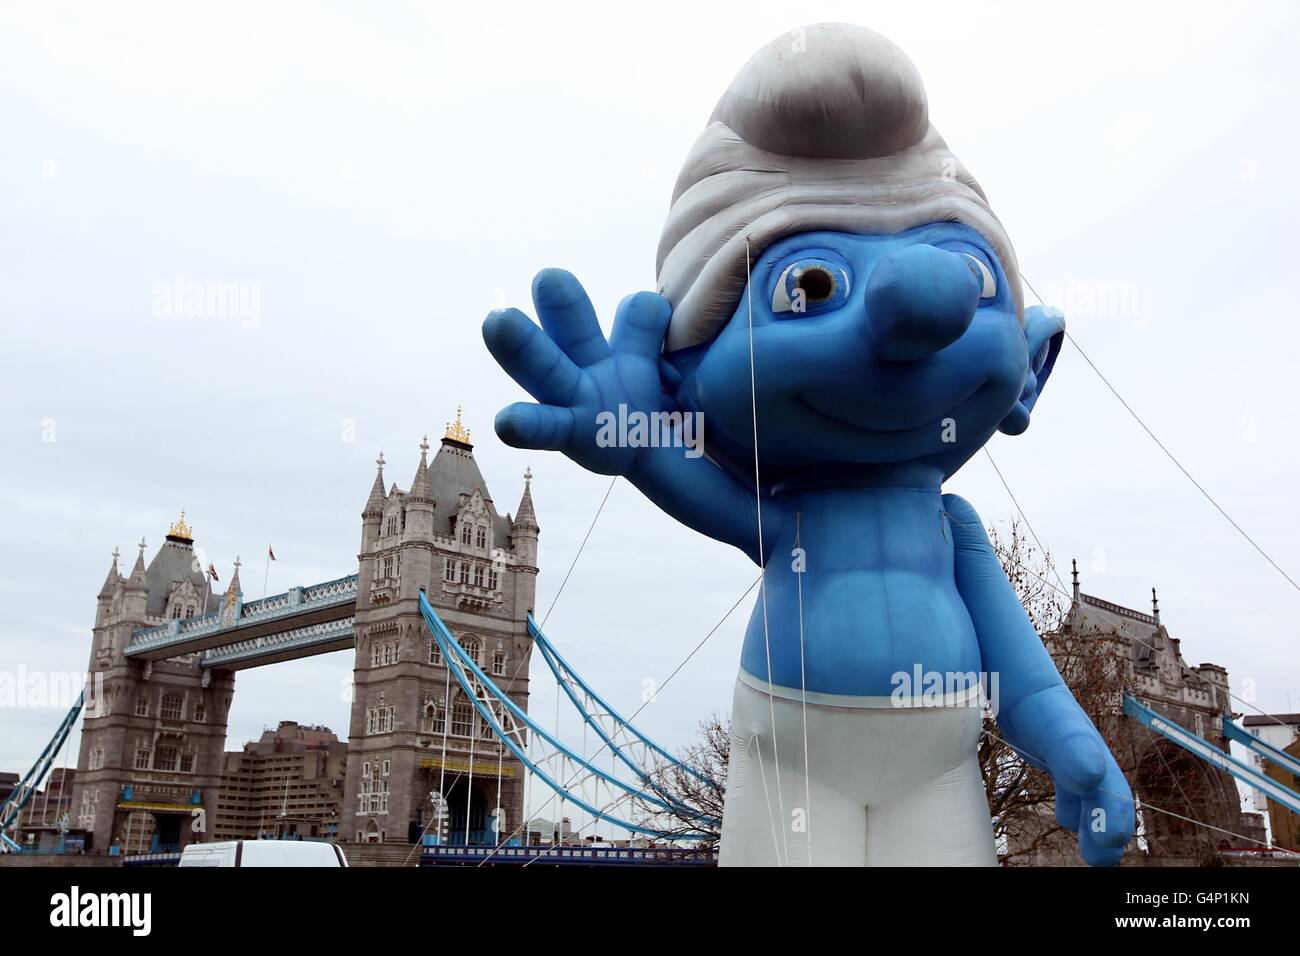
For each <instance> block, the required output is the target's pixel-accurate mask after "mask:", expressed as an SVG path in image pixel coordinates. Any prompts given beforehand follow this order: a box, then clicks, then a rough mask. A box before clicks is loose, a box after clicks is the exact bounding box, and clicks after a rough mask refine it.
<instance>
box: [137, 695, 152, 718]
mask: <svg viewBox="0 0 1300 956" xmlns="http://www.w3.org/2000/svg"><path fill="white" fill-rule="evenodd" d="M135 715H136V716H137V717H148V716H149V698H148V697H146V696H145V695H144V694H141V695H140V696H139V697H137V698H136V699H135Z"/></svg>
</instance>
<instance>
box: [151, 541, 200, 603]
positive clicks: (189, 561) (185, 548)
mask: <svg viewBox="0 0 1300 956" xmlns="http://www.w3.org/2000/svg"><path fill="white" fill-rule="evenodd" d="M185 578H189V579H190V581H191V583H193V585H194V588H195V590H196V591H198V592H199V597H200V598H202V597H203V596H204V595H205V594H206V593H207V590H208V582H207V579H206V578H205V577H204V576H203V572H202V571H196V570H194V549H193V548H192V547H191V546H190V545H188V544H183V543H181V542H177V541H170V540H167V541H164V542H163V546H162V547H161V548H159V549H158V553H157V554H155V555H154V556H153V560H152V561H150V562H149V567H148V568H147V569H146V570H145V580H146V581H148V584H149V587H148V591H147V595H148V596H147V597H146V599H145V613H146V614H148V615H150V616H152V617H162V615H163V613H164V612H165V611H166V610H167V595H168V594H170V593H171V589H172V585H174V584H176V583H177V582H179V581H182V580H184V579H185Z"/></svg>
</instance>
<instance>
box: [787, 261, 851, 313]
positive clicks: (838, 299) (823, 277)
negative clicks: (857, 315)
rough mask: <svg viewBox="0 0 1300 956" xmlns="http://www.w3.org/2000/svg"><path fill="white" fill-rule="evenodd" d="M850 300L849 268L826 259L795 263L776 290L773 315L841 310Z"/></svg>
mask: <svg viewBox="0 0 1300 956" xmlns="http://www.w3.org/2000/svg"><path fill="white" fill-rule="evenodd" d="M848 297H849V273H848V270H847V269H846V268H844V267H843V266H840V265H836V264H835V263H833V262H828V261H827V260H825V259H813V258H809V259H800V260H799V261H798V262H794V263H791V264H790V265H789V266H787V267H786V269H785V271H784V272H782V273H781V275H780V278H778V279H777V280H776V287H775V288H774V289H773V290H772V311H773V312H775V313H778V314H780V313H783V312H789V313H794V314H796V315H798V314H802V313H806V312H825V311H828V310H830V309H836V308H839V307H840V306H841V305H843V304H844V302H845V301H846V300H847V299H848Z"/></svg>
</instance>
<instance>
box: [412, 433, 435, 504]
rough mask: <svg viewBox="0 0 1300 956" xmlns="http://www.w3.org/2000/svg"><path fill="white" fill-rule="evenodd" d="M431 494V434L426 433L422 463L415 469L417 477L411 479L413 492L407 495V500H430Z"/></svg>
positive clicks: (421, 449) (421, 448) (423, 442)
mask: <svg viewBox="0 0 1300 956" xmlns="http://www.w3.org/2000/svg"><path fill="white" fill-rule="evenodd" d="M430 500H431V497H430V494H429V436H428V435H425V436H424V438H423V439H422V440H421V442H420V464H419V467H417V468H416V469H415V477H414V478H412V479H411V492H410V494H409V495H407V501H421V502H427V501H430Z"/></svg>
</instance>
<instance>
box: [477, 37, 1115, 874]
mask: <svg viewBox="0 0 1300 956" xmlns="http://www.w3.org/2000/svg"><path fill="white" fill-rule="evenodd" d="M800 37H801V38H802V39H801V41H800ZM798 42H802V43H803V48H802V49H799V48H797V43H798ZM846 76H847V77H848V79H847V80H846V79H845V77H846ZM855 77H856V79H855ZM755 90H758V91H762V95H758V94H756V93H755V92H754V91H755ZM918 103H919V107H918V106H917V104H918ZM918 110H919V115H917V114H918ZM827 117H831V118H834V117H839V118H840V122H839V123H835V124H832V125H829V126H828V125H827ZM801 124H802V125H801ZM949 160H951V162H949ZM950 174H951V175H950ZM772 176H774V177H775V178H774V179H773V178H769V177H772ZM936 197H937V198H936ZM900 210H901V211H900ZM1016 270H1017V267H1016V265H1015V259H1014V253H1013V252H1012V251H1011V247H1010V243H1009V241H1008V240H1007V239H1006V237H1005V235H1004V234H1003V233H1002V231H1001V227H1000V225H998V224H997V220H996V218H995V217H993V216H992V212H991V210H989V209H988V207H987V202H986V200H985V199H984V196H983V193H982V192H981V191H979V187H978V185H976V184H975V183H974V180H973V179H971V178H970V177H969V175H968V174H966V173H965V171H964V170H962V169H961V168H960V165H959V164H956V163H955V160H952V159H951V154H950V153H947V151H946V147H944V146H943V143H942V140H940V139H938V137H937V134H935V133H934V131H933V128H932V127H931V126H930V125H929V122H928V116H927V114H926V111H925V104H924V94H923V92H921V91H920V84H919V79H918V78H916V77H915V71H914V70H913V69H912V68H911V64H910V63H909V62H907V61H906V58H905V57H903V56H902V54H901V52H899V51H897V48H895V47H893V46H892V44H889V42H888V41H887V40H884V39H883V38H882V37H879V36H878V35H876V34H874V33H870V32H869V31H865V30H861V29H858V28H852V27H844V26H838V25H821V26H817V27H809V28H806V29H805V30H804V31H796V32H795V33H794V34H791V35H790V36H789V37H783V38H780V39H778V40H777V41H774V43H773V44H769V46H768V47H767V48H765V49H764V50H763V51H760V53H759V54H758V55H757V56H756V57H755V58H754V59H753V60H751V61H750V63H749V64H748V65H747V66H746V68H745V70H743V71H742V73H741V75H740V76H739V77H738V78H737V80H736V82H735V83H733V86H732V88H731V90H729V91H728V94H727V95H726V96H724V97H723V100H722V101H721V102H720V103H719V106H718V109H717V111H715V114H714V118H713V120H712V121H711V123H710V125H709V128H708V129H707V130H706V132H705V134H704V136H702V137H701V141H700V142H699V143H697V144H696V147H695V149H694V150H693V153H692V156H691V157H690V158H688V161H687V167H686V169H684V170H683V174H682V178H681V179H679V182H678V189H677V194H676V196H675V198H674V206H673V210H672V212H670V215H669V222H668V225H667V226H666V227H665V234H664V241H663V243H661V249H660V285H661V290H660V292H659V293H652V292H641V293H637V294H635V295H632V296H629V297H628V298H626V299H624V301H623V302H622V303H621V305H620V306H619V309H618V312H617V314H616V316H615V320H614V325H613V332H612V334H611V335H610V337H609V339H608V341H607V340H606V338H605V336H604V335H603V334H602V332H601V329H600V327H599V324H598V322H597V318H596V314H595V312H594V310H593V308H592V306H591V303H590V301H589V300H588V298H587V296H586V294H585V293H584V291H583V289H582V287H581V286H580V285H579V283H578V281H577V280H576V279H575V278H574V277H573V276H572V275H570V274H569V273H567V272H563V271H560V270H547V271H544V272H542V273H541V274H540V275H538V276H537V278H536V280H535V281H534V284H533V300H534V305H535V307H536V311H537V314H538V317H539V318H540V320H541V328H538V326H537V325H535V324H533V322H532V321H531V320H530V319H529V318H528V317H527V316H525V315H524V314H523V313H522V312H519V311H517V310H513V309H507V310H502V311H498V312H494V313H492V314H491V315H490V316H489V317H488V319H487V321H486V322H485V324H484V330H483V334H484V339H485V341H486V343H487V345H488V348H489V349H490V351H491V352H492V354H493V356H494V357H495V358H496V360H497V361H498V362H499V363H500V364H501V365H502V367H503V368H504V369H505V370H506V371H507V372H508V373H509V374H510V375H511V376H512V377H513V378H514V379H515V380H516V381H517V382H518V383H519V384H520V385H522V386H523V387H524V388H525V389H527V391H528V392H529V393H530V394H532V395H533V396H534V397H535V398H536V399H537V401H538V402H539V403H540V404H531V403H518V404H514V405H511V406H509V407H507V408H505V409H504V410H503V411H502V412H501V413H500V414H499V415H498V417H497V421H496V428H497V432H498V434H499V435H500V436H501V438H502V439H503V440H504V441H506V442H507V443H509V444H511V445H515V446H517V447H522V448H535V449H553V450H557V451H561V452H563V453H564V454H566V455H567V456H569V457H570V458H572V459H573V460H574V461H576V462H577V463H578V464H579V465H581V466H583V467H585V468H587V469H589V470H591V471H594V472H598V473H601V474H618V475H622V476H625V477H626V478H627V479H628V480H629V481H631V482H632V483H633V484H634V485H636V487H638V488H639V489H640V490H641V491H642V492H644V493H645V494H646V495H647V496H648V497H649V498H650V499H651V500H652V501H654V502H655V503H656V504H657V505H658V506H659V507H660V508H662V509H663V510H664V511H666V512H667V513H668V514H670V515H672V516H673V517H675V518H676V519H678V520H679V521H681V522H683V523H685V524H687V525H688V526H690V527H692V528H695V529H696V530H698V531H701V532H702V533H704V534H707V535H709V536H710V537H713V538H716V539H718V540H720V541H724V542H727V543H729V544H732V545H734V546H736V547H737V548H740V549H741V550H743V551H744V552H745V553H746V554H748V555H749V556H750V557H751V558H752V559H754V560H755V561H756V562H758V563H760V564H762V565H764V567H765V579H764V588H763V591H764V593H763V595H762V597H760V599H759V600H758V603H757V605H756V607H755V609H754V612H753V615H752V617H751V620H750V623H749V627H748V630H747V633H746V638H745V643H744V647H743V649H742V652H741V660H740V668H741V673H740V677H739V679H738V681H737V685H736V700H735V705H734V708H733V713H732V723H733V739H732V756H731V766H730V769H729V775H728V790H727V806H726V813H725V814H724V820H723V845H722V862H723V863H727V864H746V863H752V864H784V863H800V864H812V863H817V864H858V865H862V864H873V865H875V864H880V865H889V864H912V863H930V864H935V863H937V864H990V863H993V862H995V860H996V857H995V854H994V852H993V846H992V836H991V827H990V822H989V814H988V807H987V804H986V803H985V798H984V791H983V784H982V782H981V779H980V776H979V768H978V764H977V762H976V760H975V746H976V744H977V742H978V739H979V735H980V732H981V715H982V708H981V702H980V701H979V700H978V699H975V698H974V697H973V696H972V694H971V693H970V690H971V688H972V681H973V679H974V678H975V677H976V675H978V677H979V689H980V690H982V691H983V696H984V697H985V698H987V697H988V696H989V694H988V690H989V687H990V684H991V685H992V686H993V687H994V688H995V689H996V695H995V696H996V699H995V700H993V701H991V703H992V704H994V705H995V706H996V709H997V719H998V723H999V726H1000V728H1001V733H1002V734H1003V735H1004V736H1005V737H1006V739H1007V740H1008V741H1009V742H1010V743H1011V744H1012V745H1013V746H1015V747H1016V748H1018V749H1019V750H1020V751H1021V752H1022V753H1024V754H1025V755H1026V757H1027V758H1028V759H1029V760H1031V762H1033V763H1035V764H1036V765H1038V766H1040V767H1042V768H1045V769H1046V770H1048V771H1049V772H1050V773H1051V775H1052V777H1053V779H1054V782H1055V784H1056V789H1057V817H1058V820H1059V821H1060V822H1061V823H1062V824H1063V825H1064V826H1066V827H1068V828H1069V829H1070V830H1072V831H1075V832H1077V833H1078V839H1079V847H1080V850H1081V853H1082V855H1083V858H1084V859H1085V860H1086V861H1087V862H1089V863H1091V864H1101V865H1106V864H1113V863H1115V862H1117V861H1118V860H1119V857H1120V854H1121V853H1122V850H1123V847H1124V845H1125V844H1126V843H1127V841H1128V840H1129V839H1130V837H1131V836H1132V833H1133V824H1134V811H1133V804H1132V799H1131V795H1130V791H1129V788H1128V785H1127V783H1126V781H1125V779H1124V777H1123V775H1122V774H1121V773H1120V771H1119V768H1118V767H1117V766H1116V764H1115V761H1114V760H1113V758H1112V757H1111V755H1110V753H1109V752H1108V750H1107V748H1106V745H1105V743H1104V742H1103V740H1102V738H1101V736H1100V735H1099V734H1098V732H1097V730H1096V729H1095V728H1094V726H1093V725H1092V723H1091V722H1090V721H1089V719H1088V718H1087V716H1086V715H1085V714H1084V713H1083V711H1082V710H1081V709H1080V708H1079V706H1078V705H1077V703H1076V702H1075V701H1074V699H1073V697H1072V696H1071V694H1070V692H1069V690H1068V689H1067V688H1066V686H1065V684H1064V682H1063V681H1062V679H1061V677H1060V675H1059V674H1058V672H1057V670H1056V668H1055V666H1054V665H1053V663H1052V661H1051V658H1050V657H1049V656H1048V654H1047V652H1046V651H1045V649H1044V647H1043V644H1042V642H1041V641H1040V639H1039V638H1038V635H1037V634H1036V633H1035V631H1034V629H1033V627H1032V626H1031V625H1030V623H1029V621H1028V619H1027V618H1026V615H1025V613H1024V611H1023V609H1022V608H1021V606H1020V604H1019V602H1018V600H1017V598H1016V595H1015V593H1014V591H1013V590H1012V588H1011V585H1010V584H1009V583H1008V581H1007V578H1006V576H1005V575H1004V573H1003V571H1002V569H1001V567H1000V565H999V562H998V559H997V557H996V555H995V554H994V552H993V549H992V547H991V546H990V543H989V541H988V539H987V537H986V535H985V533H984V530H983V522H982V521H981V519H980V517H979V515H978V514H976V512H975V510H974V509H973V508H972V507H971V505H969V504H968V503H967V502H965V501H964V500H962V499H961V498H959V497H957V496H956V495H952V494H944V492H943V483H944V481H945V480H946V479H947V478H948V477H949V476H951V475H952V474H954V473H955V472H956V471H957V470H958V469H959V468H960V467H961V466H962V465H963V464H964V463H965V462H966V461H967V460H968V459H969V458H970V457H971V456H972V455H974V454H975V453H976V452H977V451H978V450H979V449H980V448H981V447H982V446H983V445H984V444H985V442H987V441H988V440H989V438H990V437H991V436H992V435H993V433H994V432H995V431H998V430H1001V431H1003V432H1004V433H1008V434H1019V433H1021V432H1023V431H1024V430H1025V429H1026V428H1027V427H1028V425H1029V421H1030V415H1031V412H1032V411H1033V409H1034V407H1035V404H1036V403H1037V401H1038V399H1039V396H1040V395H1041V394H1042V392H1043V389H1044V387H1045V386H1046V383H1047V381H1048V379H1049V377H1050V375H1051V373H1052V369H1053V366H1054V363H1055V360H1056V357H1057V353H1058V352H1059V350H1060V348H1061V343H1062V339H1063V335H1064V333H1063V329H1064V325H1063V319H1062V317H1061V315H1060V314H1059V313H1056V312H1053V311H1050V310H1043V309H1037V308H1031V309H1024V308H1023V306H1022V304H1021V299H1020V292H1019V280H1018V274H1017V271H1016ZM755 448H757V452H756V451H755ZM756 474H757V476H758V480H757V484H756V480H755V476H756ZM756 488H757V493H756ZM760 514H761V524H760V518H759V516H760ZM928 675H940V680H939V682H938V683H939V686H940V688H941V690H940V692H939V693H938V694H937V696H936V695H934V694H930V695H929V696H927V695H926V694H925V693H923V689H922V687H921V686H918V685H917V681H918V680H920V681H921V683H922V684H924V683H926V679H927V676H928Z"/></svg>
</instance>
